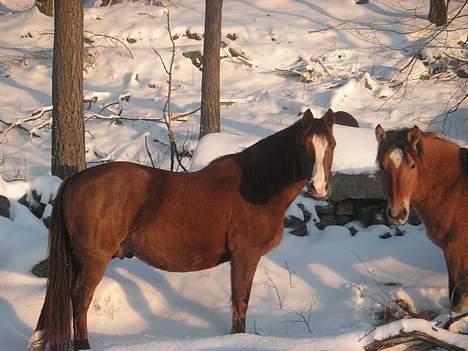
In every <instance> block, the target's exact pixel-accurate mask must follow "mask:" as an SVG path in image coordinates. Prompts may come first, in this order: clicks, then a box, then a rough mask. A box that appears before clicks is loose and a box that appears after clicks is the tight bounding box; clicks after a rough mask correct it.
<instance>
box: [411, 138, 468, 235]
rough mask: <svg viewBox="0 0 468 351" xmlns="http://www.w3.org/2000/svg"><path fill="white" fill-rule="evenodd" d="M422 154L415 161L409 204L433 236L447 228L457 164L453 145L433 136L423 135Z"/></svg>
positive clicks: (457, 182) (453, 203)
mask: <svg viewBox="0 0 468 351" xmlns="http://www.w3.org/2000/svg"><path fill="white" fill-rule="evenodd" d="M423 145H424V155H423V157H422V159H421V161H419V164H418V172H419V179H418V184H417V187H416V189H415V191H414V193H413V196H412V203H413V205H414V206H415V208H416V210H417V211H418V214H419V215H420V216H421V217H422V218H421V219H422V221H423V222H424V224H425V225H426V227H427V230H428V231H429V232H431V234H432V235H433V236H436V238H434V239H436V241H438V239H437V237H438V236H439V235H445V234H446V232H447V231H448V230H449V226H450V223H451V219H450V218H448V217H449V216H451V215H452V213H453V208H454V207H455V206H457V202H458V199H457V198H456V194H457V193H458V192H459V190H460V189H459V187H460V186H463V185H462V184H461V181H462V175H461V165H460V160H459V154H458V153H459V150H458V149H459V148H458V146H457V145H455V144H453V143H450V142H447V141H444V140H439V139H436V138H434V137H430V136H427V137H424V139H423Z"/></svg>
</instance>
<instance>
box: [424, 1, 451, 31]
mask: <svg viewBox="0 0 468 351" xmlns="http://www.w3.org/2000/svg"><path fill="white" fill-rule="evenodd" d="M448 3H449V1H445V0H431V3H430V5H429V6H430V7H429V16H428V18H429V22H431V23H434V24H435V25H436V26H443V25H444V24H447V16H448V14H447V12H448Z"/></svg>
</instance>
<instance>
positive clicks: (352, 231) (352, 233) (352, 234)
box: [349, 227, 358, 236]
mask: <svg viewBox="0 0 468 351" xmlns="http://www.w3.org/2000/svg"><path fill="white" fill-rule="evenodd" d="M349 232H350V233H351V236H355V235H356V233H357V232H358V230H357V229H356V228H354V227H351V228H349Z"/></svg>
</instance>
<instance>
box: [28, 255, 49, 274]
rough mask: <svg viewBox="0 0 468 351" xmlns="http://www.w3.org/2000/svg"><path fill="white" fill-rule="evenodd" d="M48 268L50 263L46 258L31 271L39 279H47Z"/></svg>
mask: <svg viewBox="0 0 468 351" xmlns="http://www.w3.org/2000/svg"><path fill="white" fill-rule="evenodd" d="M48 268H49V261H48V259H47V258H46V259H45V260H42V261H41V262H39V263H37V264H36V265H34V267H33V268H32V269H31V273H32V274H34V275H35V276H36V277H39V278H47V271H48Z"/></svg>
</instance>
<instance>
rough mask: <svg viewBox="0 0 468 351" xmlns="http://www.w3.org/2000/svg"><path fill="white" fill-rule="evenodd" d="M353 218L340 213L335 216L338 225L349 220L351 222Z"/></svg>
mask: <svg viewBox="0 0 468 351" xmlns="http://www.w3.org/2000/svg"><path fill="white" fill-rule="evenodd" d="M352 220H353V218H352V217H351V216H345V215H339V216H335V224H336V225H345V224H346V223H348V222H351V221H352Z"/></svg>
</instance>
